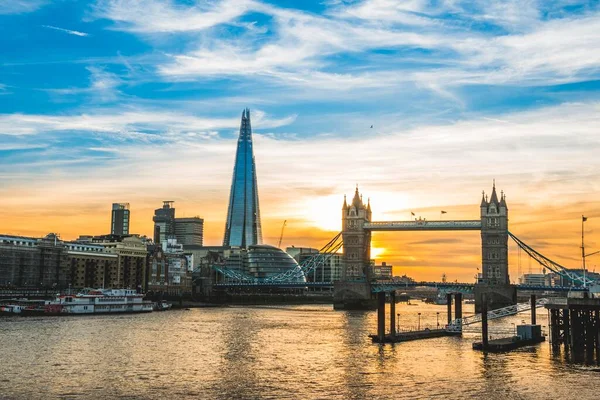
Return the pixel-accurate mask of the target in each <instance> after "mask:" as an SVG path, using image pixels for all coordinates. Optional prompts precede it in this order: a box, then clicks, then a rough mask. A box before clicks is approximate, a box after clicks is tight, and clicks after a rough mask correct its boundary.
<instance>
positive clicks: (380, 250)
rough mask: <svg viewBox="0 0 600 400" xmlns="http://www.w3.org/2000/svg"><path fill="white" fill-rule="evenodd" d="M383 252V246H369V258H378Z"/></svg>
mask: <svg viewBox="0 0 600 400" xmlns="http://www.w3.org/2000/svg"><path fill="white" fill-rule="evenodd" d="M384 254H385V248H383V247H373V246H371V258H372V259H375V260H376V259H378V258H379V257H380V256H382V255H384Z"/></svg>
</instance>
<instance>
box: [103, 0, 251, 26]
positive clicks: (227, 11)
mask: <svg viewBox="0 0 600 400" xmlns="http://www.w3.org/2000/svg"><path fill="white" fill-rule="evenodd" d="M253 4H254V1H252V0H221V1H214V2H212V1H211V2H197V3H196V4H195V5H193V6H184V5H177V4H175V3H174V2H173V1H170V0H166V1H156V0H103V1H100V2H99V3H98V4H97V6H96V8H95V16H96V17H98V18H106V19H110V20H113V21H114V22H115V23H116V24H115V26H114V27H113V28H114V29H117V30H124V31H130V32H138V33H173V32H186V31H188V32H189V31H201V30H204V29H208V28H211V27H213V26H216V25H219V24H223V23H228V22H231V21H234V20H235V19H237V18H238V17H240V16H241V15H243V14H245V13H246V12H247V11H248V10H249V9H251V6H252V5H253Z"/></svg>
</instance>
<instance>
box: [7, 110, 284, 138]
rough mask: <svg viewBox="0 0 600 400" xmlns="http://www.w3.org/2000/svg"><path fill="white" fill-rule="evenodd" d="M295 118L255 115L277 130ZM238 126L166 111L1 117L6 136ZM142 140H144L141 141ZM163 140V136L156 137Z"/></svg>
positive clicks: (229, 120) (259, 121)
mask: <svg viewBox="0 0 600 400" xmlns="http://www.w3.org/2000/svg"><path fill="white" fill-rule="evenodd" d="M294 119H295V116H289V117H285V118H282V119H272V118H269V117H268V116H267V115H266V114H265V113H264V112H261V111H257V112H254V114H253V120H254V121H255V123H257V124H260V125H261V126H262V127H263V128H275V127H279V126H283V125H287V124H290V123H291V122H293V121H294ZM238 125H239V120H238V118H237V117H235V118H211V117H198V116H194V115H191V114H183V113H178V112H170V111H164V110H149V109H131V110H129V111H124V110H121V109H112V110H110V112H108V111H107V110H102V109H99V110H95V111H94V112H93V113H90V114H76V115H69V116H66V115H65V116H56V115H32V114H0V132H2V134H3V135H16V136H19V135H35V134H40V133H44V132H59V131H80V132H104V133H112V134H118V135H123V136H128V135H137V136H139V135H140V134H142V133H149V134H155V133H160V134H161V135H175V134H189V133H194V132H196V133H201V132H210V131H214V130H218V129H232V128H235V127H237V126H238ZM140 138H141V137H140ZM156 138H157V139H158V138H160V136H156Z"/></svg>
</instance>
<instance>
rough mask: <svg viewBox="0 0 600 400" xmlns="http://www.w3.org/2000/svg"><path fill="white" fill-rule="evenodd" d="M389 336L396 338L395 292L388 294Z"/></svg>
mask: <svg viewBox="0 0 600 400" xmlns="http://www.w3.org/2000/svg"><path fill="white" fill-rule="evenodd" d="M390 335H391V336H396V291H395V290H392V291H391V292H390Z"/></svg>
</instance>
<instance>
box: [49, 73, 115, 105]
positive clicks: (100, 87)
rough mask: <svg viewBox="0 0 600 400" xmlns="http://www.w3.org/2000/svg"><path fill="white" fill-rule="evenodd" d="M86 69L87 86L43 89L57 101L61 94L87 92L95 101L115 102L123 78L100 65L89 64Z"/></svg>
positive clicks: (61, 96)
mask: <svg viewBox="0 0 600 400" xmlns="http://www.w3.org/2000/svg"><path fill="white" fill-rule="evenodd" d="M86 69H87V70H88V72H89V73H90V78H89V79H90V84H89V86H87V87H79V88H61V89H43V90H44V91H45V92H48V93H50V94H52V95H54V96H55V97H57V99H58V100H59V101H60V100H62V99H63V96H71V95H80V94H87V95H90V96H91V98H92V100H93V101H95V102H100V103H107V102H115V101H116V100H117V99H118V98H119V95H120V92H119V90H118V87H119V86H121V85H122V84H123V83H124V82H123V80H122V79H121V78H120V77H119V76H118V75H117V74H115V73H112V72H108V71H107V70H105V69H103V68H101V67H96V66H89V67H87V68H86Z"/></svg>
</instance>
